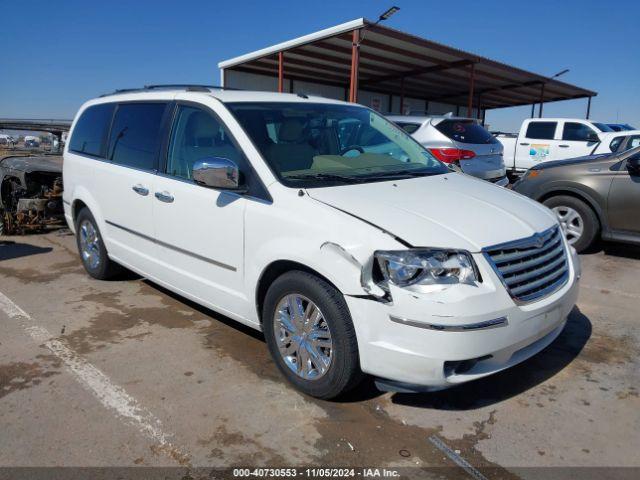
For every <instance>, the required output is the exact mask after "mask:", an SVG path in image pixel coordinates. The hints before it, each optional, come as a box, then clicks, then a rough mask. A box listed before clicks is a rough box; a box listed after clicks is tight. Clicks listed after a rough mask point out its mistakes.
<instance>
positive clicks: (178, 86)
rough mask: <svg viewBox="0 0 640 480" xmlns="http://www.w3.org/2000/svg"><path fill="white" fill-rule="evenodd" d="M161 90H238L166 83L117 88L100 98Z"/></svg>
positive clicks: (216, 86) (217, 86)
mask: <svg viewBox="0 0 640 480" xmlns="http://www.w3.org/2000/svg"><path fill="white" fill-rule="evenodd" d="M161 89H184V90H186V91H187V92H208V91H209V90H240V89H239V88H230V87H221V86H219V85H199V84H190V83H167V84H158V85H145V86H143V87H138V88H119V89H117V90H115V91H114V92H111V93H104V94H102V95H100V97H108V96H110V95H118V94H120V93H133V92H145V91H149V90H161Z"/></svg>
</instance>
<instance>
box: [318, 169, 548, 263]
mask: <svg viewBox="0 0 640 480" xmlns="http://www.w3.org/2000/svg"><path fill="white" fill-rule="evenodd" d="M307 193H308V194H309V196H310V197H311V198H313V199H315V200H318V201H320V202H323V203H325V204H327V205H330V206H332V207H334V208H337V209H339V210H342V211H344V212H346V213H348V214H350V215H353V216H355V217H358V218H360V219H362V220H364V221H366V222H368V223H371V224H373V225H375V226H377V227H379V228H381V229H383V230H386V231H387V232H389V233H391V234H392V235H395V236H396V237H399V238H400V239H402V240H404V241H405V242H406V243H409V244H410V245H412V246H414V247H440V248H457V249H464V250H469V251H471V252H478V251H480V250H481V249H482V248H484V247H489V246H493V245H497V244H500V243H504V242H509V241H512V240H517V239H520V238H527V237H530V236H532V235H533V234H534V233H536V232H542V231H543V230H546V229H548V228H550V227H552V226H553V225H555V224H556V223H557V221H556V219H555V217H554V215H553V214H552V213H551V211H550V210H548V209H547V208H546V207H543V206H542V205H540V204H538V203H536V202H534V201H532V200H530V199H528V198H526V197H524V196H522V195H519V194H517V193H515V192H512V191H510V190H507V189H504V188H502V187H498V186H495V185H493V184H491V183H489V182H486V181H484V180H477V179H475V178H472V177H469V176H467V175H463V174H457V173H451V174H446V175H434V176H431V177H421V178H413V179H408V180H394V181H386V182H374V183H366V184H356V185H340V186H336V187H327V188H313V189H309V190H307Z"/></svg>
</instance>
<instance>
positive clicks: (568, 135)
mask: <svg viewBox="0 0 640 480" xmlns="http://www.w3.org/2000/svg"><path fill="white" fill-rule="evenodd" d="M594 135H596V132H595V130H593V128H591V127H590V126H589V125H585V124H584V123H575V122H566V123H565V124H564V128H563V129H562V139H563V140H569V141H576V142H589V141H591V138H592V137H593V136H594Z"/></svg>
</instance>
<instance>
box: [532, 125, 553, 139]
mask: <svg viewBox="0 0 640 480" xmlns="http://www.w3.org/2000/svg"><path fill="white" fill-rule="evenodd" d="M557 125H558V124H557V123H556V122H531V123H530V124H529V126H528V127H527V133H526V135H527V138H534V139H538V140H553V136H554V135H555V133H556V126H557Z"/></svg>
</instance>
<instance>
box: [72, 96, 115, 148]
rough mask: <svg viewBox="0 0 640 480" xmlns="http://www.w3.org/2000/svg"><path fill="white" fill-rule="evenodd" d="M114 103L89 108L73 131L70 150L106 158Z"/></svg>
mask: <svg viewBox="0 0 640 480" xmlns="http://www.w3.org/2000/svg"><path fill="white" fill-rule="evenodd" d="M114 108H115V104H114V103H104V104H101V105H94V106H93V107H89V108H87V109H86V110H85V111H84V112H82V115H80V118H79V119H78V121H77V122H76V126H75V128H74V129H73V134H72V135H71V140H70V141H69V150H71V151H73V152H76V153H83V154H85V155H92V156H95V157H104V156H105V150H106V148H105V145H106V140H107V132H108V130H109V124H110V123H111V116H112V115H113V110H114Z"/></svg>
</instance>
